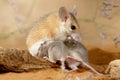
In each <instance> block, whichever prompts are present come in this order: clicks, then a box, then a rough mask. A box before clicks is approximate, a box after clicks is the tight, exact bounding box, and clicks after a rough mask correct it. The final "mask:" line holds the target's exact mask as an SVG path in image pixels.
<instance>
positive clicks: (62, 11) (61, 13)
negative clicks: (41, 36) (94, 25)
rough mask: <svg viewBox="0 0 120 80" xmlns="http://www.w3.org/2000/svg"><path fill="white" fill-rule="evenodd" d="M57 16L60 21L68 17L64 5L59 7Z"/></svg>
mask: <svg viewBox="0 0 120 80" xmlns="http://www.w3.org/2000/svg"><path fill="white" fill-rule="evenodd" d="M59 17H60V19H61V21H65V22H66V20H67V19H68V17H69V15H68V11H67V10H66V9H65V7H60V8H59Z"/></svg>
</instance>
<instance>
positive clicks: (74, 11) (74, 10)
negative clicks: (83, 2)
mask: <svg viewBox="0 0 120 80" xmlns="http://www.w3.org/2000/svg"><path fill="white" fill-rule="evenodd" d="M77 10H78V8H77V6H76V5H75V6H74V7H73V9H72V11H71V13H72V14H73V15H74V16H76V15H77Z"/></svg>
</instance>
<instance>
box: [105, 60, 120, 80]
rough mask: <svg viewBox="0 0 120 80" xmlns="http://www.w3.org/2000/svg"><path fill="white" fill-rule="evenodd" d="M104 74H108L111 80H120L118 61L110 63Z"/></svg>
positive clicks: (119, 64) (119, 62)
mask: <svg viewBox="0 0 120 80" xmlns="http://www.w3.org/2000/svg"><path fill="white" fill-rule="evenodd" d="M105 73H108V74H110V78H111V79H115V80H120V59H117V60H113V61H111V62H110V63H109V65H108V68H107V69H106V71H105Z"/></svg>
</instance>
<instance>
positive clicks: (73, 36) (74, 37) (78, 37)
mask: <svg viewBox="0 0 120 80" xmlns="http://www.w3.org/2000/svg"><path fill="white" fill-rule="evenodd" d="M71 36H72V38H73V39H74V40H76V41H78V42H79V41H81V37H80V34H79V33H73V34H71Z"/></svg>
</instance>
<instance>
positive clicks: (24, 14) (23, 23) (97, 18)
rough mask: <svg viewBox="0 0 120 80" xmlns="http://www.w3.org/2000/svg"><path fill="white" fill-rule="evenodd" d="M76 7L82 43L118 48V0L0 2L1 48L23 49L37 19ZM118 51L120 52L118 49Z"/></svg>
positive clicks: (119, 3)
mask: <svg viewBox="0 0 120 80" xmlns="http://www.w3.org/2000/svg"><path fill="white" fill-rule="evenodd" d="M74 5H76V6H77V8H78V14H77V16H76V17H77V19H78V21H79V24H80V27H81V29H80V34H81V38H82V43H83V44H85V45H86V46H87V47H88V48H90V47H91V46H94V47H99V48H103V49H108V50H110V49H114V50H117V51H118V50H119V48H120V45H119V44H120V1H119V0H0V47H6V48H22V49H26V48H27V46H26V37H27V34H28V32H29V31H30V29H31V27H32V26H33V27H34V24H35V23H36V21H37V20H38V19H39V18H40V16H42V15H44V14H46V13H49V12H51V11H57V10H58V9H59V7H61V6H65V7H66V8H67V9H68V10H69V11H70V10H71V9H72V8H73V6H74ZM119 51H120V50H119Z"/></svg>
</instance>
